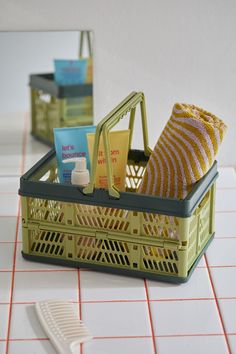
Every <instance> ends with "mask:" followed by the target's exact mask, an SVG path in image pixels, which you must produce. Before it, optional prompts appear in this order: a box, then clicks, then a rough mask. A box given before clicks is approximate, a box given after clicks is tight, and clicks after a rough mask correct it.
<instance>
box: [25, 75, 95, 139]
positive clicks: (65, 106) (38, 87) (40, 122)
mask: <svg viewBox="0 0 236 354" xmlns="http://www.w3.org/2000/svg"><path fill="white" fill-rule="evenodd" d="M29 86H30V96H31V126H32V129H31V134H32V135H33V136H34V137H35V138H36V139H38V140H40V141H42V142H44V143H46V144H48V145H52V144H53V141H54V137H53V128H61V127H74V126H78V125H91V124H93V85H92V84H91V83H90V84H89V83H88V84H81V85H66V86H61V85H60V86H59V85H58V84H57V83H56V82H55V80H54V74H52V73H50V74H38V75H36V74H35V75H30V81H29Z"/></svg>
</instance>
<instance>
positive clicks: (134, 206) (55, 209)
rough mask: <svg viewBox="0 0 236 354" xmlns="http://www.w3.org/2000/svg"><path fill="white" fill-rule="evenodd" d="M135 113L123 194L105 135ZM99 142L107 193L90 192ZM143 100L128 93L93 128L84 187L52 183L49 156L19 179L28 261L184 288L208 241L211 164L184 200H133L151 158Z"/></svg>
mask: <svg viewBox="0 0 236 354" xmlns="http://www.w3.org/2000/svg"><path fill="white" fill-rule="evenodd" d="M138 104H140V106H141V117H142V129H143V140H144V151H141V150H132V149H130V150H129V155H128V163H127V169H126V171H127V174H126V191H125V192H120V193H119V192H118V191H117V190H116V189H115V187H114V186H113V181H112V166H111V161H110V148H109V139H108V132H109V130H110V129H111V128H112V127H113V126H114V125H115V124H116V123H117V122H118V121H119V120H120V119H121V118H123V117H124V116H126V115H127V113H130V121H129V129H130V146H131V140H132V132H133V126H134V118H135V111H136V106H137V105H138ZM101 135H102V136H103V140H104V148H105V153H106V161H107V164H106V166H107V176H108V189H107V190H106V189H99V188H94V181H95V174H96V166H97V159H98V146H99V139H100V137H101ZM150 152H151V150H150V148H149V147H148V135H147V124H146V109H145V100H144V95H143V94H142V93H132V94H130V95H129V96H128V97H127V98H126V99H125V100H124V101H122V102H121V104H120V105H118V106H117V107H116V108H115V109H114V110H113V111H112V112H111V113H110V114H108V115H107V116H106V117H105V118H104V119H103V120H102V121H101V122H100V123H99V124H98V126H97V130H96V135H95V144H94V155H93V161H92V169H91V180H90V184H89V185H88V186H87V187H86V188H83V187H80V186H75V185H66V184H61V183H59V182H58V175H57V162H56V155H55V151H54V150H51V151H50V152H49V153H48V154H47V155H46V156H44V157H43V158H42V159H41V160H40V161H39V162H38V163H37V164H36V165H35V166H34V167H33V168H31V169H30V170H29V171H28V172H27V173H26V174H25V175H24V176H22V177H21V181H20V190H19V193H20V195H21V201H22V229H23V251H22V254H23V256H24V257H25V258H26V259H29V260H34V261H39V262H46V263H54V264H61V265H68V266H72V267H87V268H92V269H95V270H101V271H106V272H111V273H118V274H124V275H125V274H126V275H131V276H136V277H146V278H150V279H159V280H160V279H161V280H165V281H170V282H185V281H187V280H188V278H189V276H190V275H191V273H192V271H193V269H194V268H195V266H196V264H197V263H198V261H199V259H200V257H201V255H202V254H203V252H204V251H205V249H206V247H207V246H208V245H209V243H210V241H211V240H212V238H213V235H214V204H215V180H216V178H217V175H218V172H217V163H216V162H215V163H214V164H213V166H212V167H211V169H210V170H209V171H208V173H207V174H206V175H205V176H204V177H203V178H202V179H201V180H200V181H199V182H198V183H196V184H195V186H194V187H193V189H192V191H191V192H190V193H189V194H188V196H187V197H186V198H185V199H183V200H177V199H171V198H160V197H156V196H150V195H144V194H139V193H135V191H136V190H137V188H138V186H139V184H140V182H141V179H142V176H143V174H144V171H145V166H146V164H147V161H148V158H149V156H150Z"/></svg>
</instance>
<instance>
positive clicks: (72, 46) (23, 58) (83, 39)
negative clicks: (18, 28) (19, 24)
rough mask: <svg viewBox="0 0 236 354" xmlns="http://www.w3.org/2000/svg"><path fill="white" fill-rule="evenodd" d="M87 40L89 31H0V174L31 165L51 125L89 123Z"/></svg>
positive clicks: (50, 141) (90, 82) (45, 148)
mask: <svg viewBox="0 0 236 354" xmlns="http://www.w3.org/2000/svg"><path fill="white" fill-rule="evenodd" d="M92 42H93V33H92V32H91V31H66V32H60V31H57V32H1V33H0V47H1V56H0V77H1V86H2V87H1V96H0V97H1V98H0V149H1V151H0V158H1V164H0V175H19V174H22V173H23V172H25V171H26V170H28V169H29V168H30V167H32V165H33V164H34V163H35V162H37V161H38V160H39V158H40V157H41V156H42V155H44V154H45V152H47V151H48V149H49V145H52V144H53V128H54V127H65V126H69V127H71V126H78V125H90V124H93V69H92V65H93V61H92V58H93V51H92ZM29 133H31V135H30V134H29ZM45 143H46V144H45Z"/></svg>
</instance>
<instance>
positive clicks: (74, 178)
mask: <svg viewBox="0 0 236 354" xmlns="http://www.w3.org/2000/svg"><path fill="white" fill-rule="evenodd" d="M62 162H63V163H71V162H74V163H75V168H74V169H73V170H72V172H71V183H72V184H78V185H80V186H87V184H89V180H90V178H89V170H88V169H87V161H86V157H75V158H72V159H66V160H63V161H62Z"/></svg>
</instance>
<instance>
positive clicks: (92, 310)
mask: <svg viewBox="0 0 236 354" xmlns="http://www.w3.org/2000/svg"><path fill="white" fill-rule="evenodd" d="M6 119H7V120H9V119H11V120H12V126H14V132H13V131H12V126H11V128H9V124H8V123H6ZM28 123H29V122H28V119H27V116H26V115H25V114H19V115H9V116H6V117H5V120H3V119H2V120H0V155H1V156H0V157H1V164H0V354H18V353H34V354H44V353H45V354H55V353H56V352H55V350H54V349H53V347H52V345H51V343H50V341H49V340H48V338H47V337H46V334H45V333H44V331H43V330H42V328H41V327H40V325H39V322H38V320H37V318H36V314H35V311H34V302H35V301H37V300H43V299H48V298H61V299H68V300H71V301H73V302H74V303H75V307H76V308H77V309H78V312H79V311H80V312H81V314H82V319H83V320H84V321H85V323H86V324H87V325H88V327H89V328H90V329H91V332H92V333H93V335H94V339H93V340H92V341H91V342H89V343H85V344H84V345H83V346H82V349H81V353H79V354H118V353H119V354H120V353H123V354H143V353H145V354H157V353H158V354H169V353H175V354H189V353H191V354H206V353H214V354H230V353H236V321H235V317H236V285H235V279H236V251H235V250H236V202H235V200H236V170H235V169H234V168H220V169H219V172H220V177H219V180H218V183H217V198H216V238H215V240H214V241H213V243H212V245H211V246H210V247H209V250H208V251H207V254H206V258H202V260H201V261H200V263H199V265H198V267H197V268H196V270H195V271H194V274H193V275H192V278H191V279H190V280H189V282H188V283H186V284H182V285H171V284H165V283H161V282H154V281H147V282H144V280H143V279H132V278H125V277H122V276H115V275H109V274H103V273H95V272H92V271H88V270H81V271H78V270H76V269H73V268H65V267H59V266H52V265H47V264H39V263H33V262H27V261H25V260H24V259H23V258H22V256H21V248H22V238H21V223H20V217H19V216H20V214H19V208H18V207H19V204H18V201H19V197H18V195H17V189H18V187H19V177H20V174H21V173H22V172H23V171H26V170H27V169H29V168H30V167H31V166H32V164H33V163H35V162H36V161H38V160H39V158H40V157H41V156H42V155H43V154H45V153H46V152H47V150H48V148H47V147H46V146H44V145H42V144H40V143H39V142H36V141H34V140H33V139H32V138H31V137H30V136H29V134H28V132H29V124H28ZM25 126H26V127H27V128H26V130H24V129H25ZM25 133H27V134H25ZM25 138H26V141H25ZM16 240H17V244H16V243H15V241H16ZM16 246H17V247H16ZM14 255H15V257H14ZM206 261H207V262H206ZM207 266H208V268H207ZM215 296H216V298H215ZM79 299H80V301H81V303H80V304H79V303H78V300H79ZM8 329H9V331H8ZM8 333H9V335H8Z"/></svg>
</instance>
